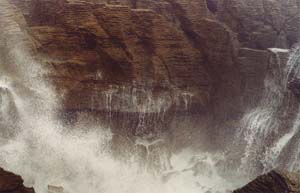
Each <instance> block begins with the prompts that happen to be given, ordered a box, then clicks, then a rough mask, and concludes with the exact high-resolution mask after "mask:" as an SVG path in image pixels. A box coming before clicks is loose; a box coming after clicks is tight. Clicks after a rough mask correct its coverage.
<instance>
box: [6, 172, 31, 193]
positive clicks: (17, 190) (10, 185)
mask: <svg viewBox="0 0 300 193" xmlns="http://www.w3.org/2000/svg"><path fill="white" fill-rule="evenodd" d="M0 192H1V193H34V190H33V188H26V187H25V186H24V185H23V179H22V178H21V176H19V175H16V174H14V173H11V172H7V171H5V170H3V169H2V168H0Z"/></svg>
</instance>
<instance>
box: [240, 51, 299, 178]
mask: <svg viewBox="0 0 300 193" xmlns="http://www.w3.org/2000/svg"><path fill="white" fill-rule="evenodd" d="M299 50H300V47H296V48H295V49H294V50H293V51H292V52H291V55H290V58H289V60H288V63H287V64H286V65H284V64H282V63H281V62H280V58H279V55H278V54H279V53H286V50H280V49H275V50H274V49H271V51H272V52H273V53H275V55H276V57H275V60H277V61H275V64H276V63H277V64H278V66H272V67H270V69H269V70H270V72H268V74H267V76H266V78H265V88H264V93H263V96H262V99H261V101H260V103H259V106H258V107H256V108H254V109H252V110H251V111H250V112H249V113H247V114H246V115H245V116H244V118H243V120H242V123H243V125H242V128H241V130H240V131H239V132H238V134H237V137H243V138H244V141H245V143H246V145H245V149H244V155H243V156H242V158H241V166H240V171H241V172H248V173H254V174H255V175H257V174H259V173H258V171H257V169H256V168H257V167H262V169H259V170H260V172H267V171H269V170H271V169H274V168H278V167H280V168H285V169H288V170H290V171H298V170H299V169H300V167H299V166H300V164H299V156H300V150H299V149H300V143H299V142H298V140H297V134H299V130H300V119H299V117H300V107H298V113H297V114H295V115H294V118H293V119H294V122H293V123H292V126H291V127H290V128H285V127H286V126H282V121H284V120H281V119H282V118H281V117H282V115H285V114H286V113H288V111H289V110H288V107H287V106H284V105H287V103H284V101H289V100H290V98H289V97H290V94H289V93H288V90H287V85H288V81H290V80H292V79H293V78H296V76H297V74H298V73H299V72H300V71H299V59H300V57H299V56H300V52H299ZM273 63H274V61H273ZM295 104H296V103H295ZM296 105H297V104H296ZM282 127H283V128H282ZM287 148H289V149H287ZM284 151H289V153H286V154H284ZM283 154H284V156H285V160H283V161H282V160H281V159H280V157H281V156H282V155H283ZM286 160H288V163H285V162H286Z"/></svg>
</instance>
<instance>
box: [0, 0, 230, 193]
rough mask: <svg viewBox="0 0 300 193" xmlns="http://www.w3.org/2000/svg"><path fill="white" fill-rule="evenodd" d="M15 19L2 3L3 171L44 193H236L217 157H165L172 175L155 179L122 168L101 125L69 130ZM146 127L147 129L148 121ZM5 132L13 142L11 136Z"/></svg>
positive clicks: (131, 166) (129, 166)
mask: <svg viewBox="0 0 300 193" xmlns="http://www.w3.org/2000/svg"><path fill="white" fill-rule="evenodd" d="M12 13H15V12H14V8H13V7H11V5H10V4H8V2H7V1H6V0H1V1H0V43H1V44H0V45H1V50H0V51H1V55H0V68H1V74H0V75H1V78H0V87H1V88H0V90H1V92H0V93H1V112H0V113H1V136H0V166H1V167H4V168H5V169H8V170H10V171H13V172H15V173H18V174H20V175H22V177H23V178H24V180H25V184H26V185H28V186H34V188H35V190H36V192H37V193H46V192H47V186H48V185H49V184H50V185H56V186H62V187H64V189H65V192H66V193H98V192H99V193H100V192H106V193H150V192H151V193H152V192H156V193H205V192H207V191H211V192H225V190H228V189H233V185H232V184H231V183H229V182H227V181H226V180H225V179H223V178H222V177H220V175H219V173H218V170H217V166H216V163H217V161H218V160H219V161H222V159H223V158H222V157H221V158H219V156H217V155H210V154H207V153H199V152H193V151H190V150H185V151H183V152H182V153H179V154H177V155H172V156H171V157H170V156H166V155H163V152H162V153H161V156H160V157H161V158H162V159H163V161H165V160H166V159H169V160H168V161H169V162H170V165H171V166H172V169H169V170H165V171H160V172H159V173H155V172H151V171H149V170H146V169H145V168H143V167H141V166H140V163H138V162H137V159H135V156H136V155H135V154H132V155H131V156H129V157H130V158H129V159H128V160H127V161H126V163H124V162H123V161H119V160H116V159H115V158H114V157H113V156H112V152H111V150H110V143H111V138H112V134H111V132H110V130H109V129H106V128H103V127H102V126H101V124H99V123H94V122H81V123H78V125H76V126H74V127H75V128H68V127H67V126H62V124H61V120H58V119H57V116H56V115H57V114H56V109H57V108H58V106H59V105H60V104H59V98H58V97H57V96H56V93H55V92H54V89H52V86H51V85H50V84H49V83H48V82H46V81H45V80H44V78H43V77H44V76H45V75H46V73H47V69H44V68H43V65H42V64H41V63H40V62H37V61H35V59H34V58H32V57H31V54H30V51H28V50H27V45H26V44H25V43H24V42H25V41H26V38H28V37H27V34H26V32H24V31H22V30H21V27H20V24H19V23H17V22H16V20H15V18H14V17H11V14H12ZM8 24H9V25H8ZM8 33H11V34H14V35H12V36H10V35H8ZM6 57H7V58H6ZM189 97H190V96H189ZM112 98H113V93H106V105H107V108H108V109H111V106H112V104H111V103H112ZM188 100H189V99H187V98H186V99H185V103H186V107H187V108H188V105H189V103H188ZM150 106H151V107H152V106H153V105H152V104H150ZM156 107H157V106H156ZM142 108H144V107H142ZM158 108H161V107H160V106H159V107H158ZM144 110H145V111H147V109H144ZM15 115H17V117H15ZM111 115H112V114H111V112H110V115H109V116H110V117H111ZM140 119H141V120H140V123H141V125H140V127H141V129H143V125H142V123H143V120H142V119H143V117H140ZM5 130H8V131H11V132H12V135H9V136H7V135H4V134H3V133H5V132H4V131H5ZM2 131H3V133H2ZM158 142H159V141H155V143H158ZM140 144H142V145H144V146H146V147H147V151H148V153H149V147H150V146H151V145H153V144H154V143H149V142H147V141H146V142H145V141H138V143H137V144H136V145H140Z"/></svg>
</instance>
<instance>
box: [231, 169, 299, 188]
mask: <svg viewBox="0 0 300 193" xmlns="http://www.w3.org/2000/svg"><path fill="white" fill-rule="evenodd" d="M292 192H293V193H299V192H300V174H299V173H291V172H286V171H280V170H274V171H271V172H269V173H267V174H264V175H262V176H259V177H257V178H256V179H255V180H253V181H252V182H250V183H249V184H247V185H246V186H244V187H243V188H241V189H238V190H235V191H233V193H292Z"/></svg>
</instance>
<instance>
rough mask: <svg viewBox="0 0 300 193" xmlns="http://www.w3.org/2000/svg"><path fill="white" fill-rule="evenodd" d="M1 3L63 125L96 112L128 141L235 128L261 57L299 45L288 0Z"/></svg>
mask: <svg viewBox="0 0 300 193" xmlns="http://www.w3.org/2000/svg"><path fill="white" fill-rule="evenodd" d="M3 2H6V4H8V5H7V6H10V12H8V13H7V17H13V15H14V13H18V21H19V22H18V25H19V26H20V28H21V30H23V31H26V33H27V34H28V36H29V37H28V39H27V40H29V42H30V46H29V47H31V48H32V50H33V51H32V53H33V55H34V57H35V58H36V59H37V60H38V61H40V62H41V63H43V64H45V66H47V68H48V69H49V73H48V74H47V78H48V79H49V80H50V81H52V82H53V84H54V86H55V87H56V89H57V91H58V95H59V96H61V99H62V101H63V108H62V109H60V111H61V112H62V113H63V114H64V115H66V119H67V120H69V121H70V120H71V121H73V120H75V121H76V119H79V118H78V114H80V113H82V112H85V113H91V114H95V115H96V117H97V118H99V117H100V119H103V120H102V123H107V124H110V127H112V129H113V130H115V132H120V133H125V135H129V136H137V135H145V134H149V133H158V132H161V131H162V130H163V132H168V131H169V130H170V129H171V128H170V127H171V125H173V127H174V125H175V127H176V125H179V124H180V123H178V122H176V121H178V120H179V119H178V116H186V115H187V114H189V115H193V116H194V117H192V116H189V117H188V119H193V120H189V121H188V122H189V123H191V127H193V128H196V127H199V125H201V127H203V128H202V129H207V128H210V129H211V131H212V132H210V134H211V135H212V136H215V133H216V132H215V133H214V130H213V128H220V126H222V128H223V127H224V125H225V127H226V128H227V127H228V128H233V127H235V126H236V125H235V123H236V122H237V121H238V120H239V118H240V117H241V115H242V114H243V112H244V111H245V110H246V109H247V108H250V107H251V106H254V105H255V104H257V101H259V97H260V95H259V94H257V93H259V91H260V90H261V89H262V87H263V77H264V76H265V74H266V71H267V69H268V66H269V65H270V64H269V62H270V60H269V59H270V52H269V51H268V50H267V49H268V48H271V47H277V48H282V49H289V48H291V46H292V45H293V44H294V43H296V42H297V41H298V40H299V34H298V31H299V27H300V23H299V21H300V19H299V16H300V9H299V3H298V2H297V1H296V0H292V1H279V0H274V1H269V0H263V1H256V0H252V1H249V0H241V1H240V0H220V1H216V0H189V1H187V0H157V1H154V0H124V1H112V0H111V1H109V0H107V1H106V0H5V1H3ZM257 69H259V70H257ZM99 115H101V116H99ZM174 117H177V118H176V119H173V118H174ZM191 117H192V118H191ZM112 120H113V121H112ZM195 120H202V121H201V124H199V123H198V122H197V121H195ZM153 122H156V123H157V124H153ZM112 124H113V126H112ZM196 130H199V128H198V129H196ZM200 130H201V129H200ZM177 131H178V132H177ZM218 131H219V129H218ZM174 132H175V133H174V136H181V135H182V133H181V134H180V132H181V131H179V129H176V128H175V129H174ZM222 132H232V131H226V130H224V131H222ZM122 135H123V134H122ZM220 135H221V134H220ZM198 137H199V136H198ZM204 138H206V137H204ZM206 139H207V138H206ZM204 140H205V139H204Z"/></svg>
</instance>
